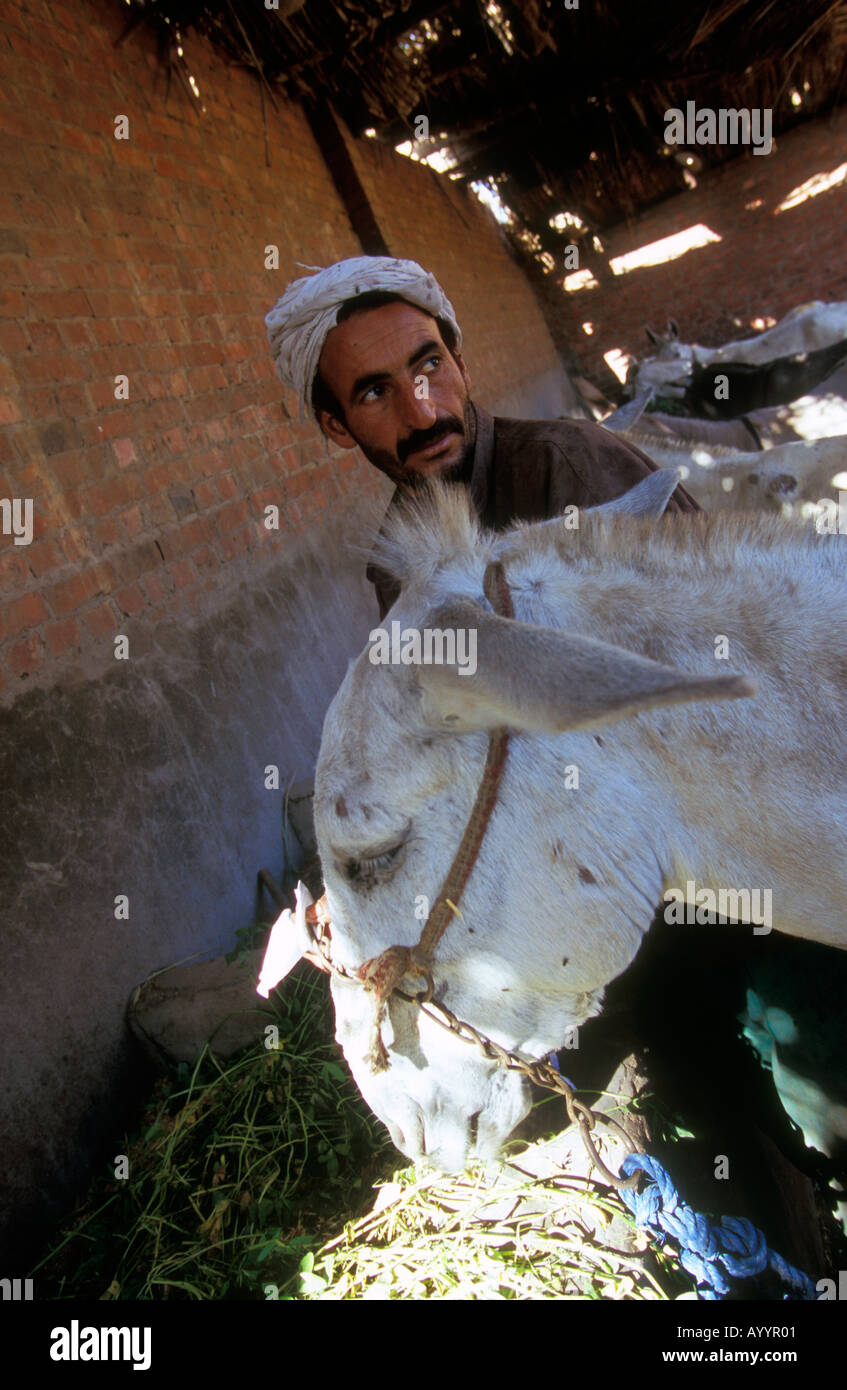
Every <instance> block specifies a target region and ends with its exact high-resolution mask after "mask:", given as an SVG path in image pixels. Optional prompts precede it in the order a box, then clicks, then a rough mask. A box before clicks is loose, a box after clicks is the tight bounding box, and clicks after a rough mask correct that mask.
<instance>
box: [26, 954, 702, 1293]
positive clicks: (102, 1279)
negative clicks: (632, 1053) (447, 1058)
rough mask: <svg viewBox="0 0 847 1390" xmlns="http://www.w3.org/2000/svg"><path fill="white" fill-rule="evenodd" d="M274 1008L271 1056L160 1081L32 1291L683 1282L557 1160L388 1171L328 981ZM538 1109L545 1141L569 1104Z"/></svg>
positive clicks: (616, 1288) (546, 1288)
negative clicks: (118, 1157) (344, 1051)
mask: <svg viewBox="0 0 847 1390" xmlns="http://www.w3.org/2000/svg"><path fill="white" fill-rule="evenodd" d="M271 1002H272V1004H273V1007H274V1011H275V1026H276V1028H277V1029H278V1036H277V1038H273V1037H271V1038H269V1039H268V1040H267V1041H269V1042H270V1043H276V1044H277V1045H276V1046H270V1047H266V1046H265V1045H264V1044H263V1043H261V1042H259V1043H257V1044H256V1045H255V1046H254V1047H251V1048H249V1049H247V1050H245V1051H244V1052H243V1053H241V1054H240V1055H238V1056H237V1057H234V1058H232V1059H231V1060H230V1061H229V1062H226V1063H224V1062H222V1061H220V1060H218V1059H216V1057H215V1056H214V1055H213V1053H211V1052H210V1051H209V1050H208V1049H206V1050H205V1051H204V1053H203V1054H202V1055H201V1057H200V1059H199V1060H198V1062H197V1064H196V1065H195V1066H194V1067H191V1068H189V1067H187V1066H185V1065H184V1064H182V1065H181V1066H180V1067H179V1068H178V1069H177V1072H176V1075H175V1076H171V1077H169V1078H163V1079H162V1080H160V1081H159V1082H157V1084H156V1087H155V1089H154V1092H153V1095H152V1096H151V1099H150V1102H149V1104H148V1107H147V1110H146V1113H145V1115H144V1118H143V1121H142V1124H141V1126H140V1128H139V1130H138V1131H137V1132H136V1133H135V1134H134V1135H132V1136H131V1137H129V1138H128V1139H127V1140H125V1141H124V1143H123V1145H122V1148H121V1151H122V1152H123V1153H125V1154H126V1157H127V1161H128V1162H127V1171H126V1175H125V1176H122V1177H121V1176H118V1177H116V1176H114V1174H113V1172H112V1171H111V1170H110V1173H109V1176H108V1177H107V1178H101V1179H98V1180H96V1181H95V1182H94V1183H93V1184H92V1186H91V1188H90V1189H89V1192H88V1194H87V1195H86V1197H85V1199H84V1200H83V1202H82V1203H81V1204H80V1206H79V1208H78V1209H77V1211H76V1212H75V1213H74V1216H73V1218H72V1219H71V1220H70V1221H69V1222H68V1223H66V1225H65V1226H64V1228H63V1229H62V1230H61V1231H60V1232H59V1234H58V1235H57V1236H56V1238H55V1240H54V1241H53V1242H52V1244H51V1248H50V1250H49V1251H48V1253H47V1254H46V1255H45V1256H44V1258H43V1259H42V1260H41V1261H40V1262H39V1264H38V1265H36V1267H35V1269H33V1270H32V1271H30V1272H31V1273H32V1274H35V1273H36V1272H37V1274H38V1282H39V1296H40V1297H46V1298H56V1299H62V1298H93V1299H196V1300H216V1299H233V1298H244V1299H276V1298H280V1299H283V1300H287V1301H289V1300H295V1301H299V1300H301V1299H303V1300H312V1299H324V1298H326V1299H338V1300H341V1299H359V1298H361V1299H380V1298H387V1299H393V1298H411V1299H427V1298H436V1299H444V1298H448V1299H468V1300H477V1299H537V1298H572V1297H576V1298H601V1299H663V1298H667V1297H673V1296H674V1295H675V1294H676V1293H679V1292H682V1291H683V1290H684V1289H690V1287H691V1283H690V1280H688V1279H687V1277H686V1276H685V1275H680V1273H679V1270H678V1266H677V1264H676V1262H675V1260H674V1259H673V1258H672V1256H669V1255H658V1254H655V1253H651V1251H650V1250H649V1249H648V1248H647V1242H646V1240H645V1239H644V1238H643V1237H641V1236H639V1235H637V1234H636V1232H635V1229H634V1226H633V1223H632V1221H631V1220H630V1218H629V1217H628V1216H627V1215H626V1213H625V1212H624V1209H623V1207H622V1205H621V1204H620V1202H619V1201H618V1199H617V1198H616V1197H615V1196H614V1195H613V1194H610V1193H609V1192H607V1191H605V1190H602V1189H600V1188H598V1187H596V1186H593V1185H592V1184H590V1183H588V1182H587V1181H586V1180H585V1179H583V1178H579V1177H577V1176H575V1175H573V1174H568V1173H567V1172H566V1171H564V1170H561V1171H559V1170H558V1169H556V1165H555V1163H554V1165H553V1169H554V1171H553V1174H552V1176H541V1177H539V1176H534V1175H533V1173H532V1171H527V1169H531V1167H532V1164H531V1163H530V1162H528V1161H527V1160H528V1159H529V1158H530V1156H531V1155H532V1154H537V1153H538V1152H539V1146H537V1145H530V1146H527V1145H526V1144H518V1143H513V1144H512V1145H511V1146H510V1150H511V1153H512V1156H511V1157H510V1158H508V1159H507V1160H506V1161H505V1162H503V1163H496V1162H492V1163H490V1164H488V1165H486V1167H485V1168H480V1167H477V1168H475V1169H473V1170H471V1171H470V1172H466V1173H463V1174H461V1175H459V1176H453V1177H445V1176H444V1175H442V1174H439V1173H433V1172H427V1173H419V1172H417V1171H416V1170H415V1168H414V1167H406V1168H404V1169H402V1170H400V1171H396V1172H392V1170H393V1169H394V1168H395V1166H396V1162H397V1157H398V1155H397V1152H396V1150H395V1149H394V1148H393V1146H392V1145H391V1144H390V1142H389V1140H388V1138H387V1135H386V1132H385V1130H384V1129H383V1127H382V1125H381V1124H380V1123H379V1122H378V1121H377V1120H376V1119H375V1118H374V1117H373V1116H372V1114H371V1112H370V1111H369V1110H368V1109H367V1107H366V1106H365V1104H364V1101H363V1100H362V1099H361V1097H360V1096H359V1094H358V1091H357V1090H356V1088H355V1086H354V1084H353V1082H352V1079H351V1078H350V1075H349V1073H348V1070H347V1067H346V1065H345V1063H344V1061H343V1058H342V1056H341V1053H340V1051H339V1048H338V1046H337V1044H336V1043H335V1041H334V1038H333V1022H332V1008H331V1002H330V997H329V991H328V987H327V982H326V979H325V977H323V976H321V975H319V974H318V973H317V972H315V971H313V970H312V969H311V968H310V967H307V966H305V965H304V966H303V967H297V969H296V970H295V972H294V973H293V974H292V976H290V977H289V979H288V980H286V981H285V982H284V984H283V985H282V986H281V987H280V989H278V990H277V991H276V992H275V993H274V994H273V995H272V1001H271ZM539 1107H546V1109H545V1111H544V1119H545V1124H546V1132H547V1133H548V1134H549V1133H550V1132H551V1130H552V1129H554V1128H558V1125H557V1118H558V1106H557V1105H555V1104H551V1100H550V1098H549V1097H545V1099H543V1100H541V1101H540V1102H539ZM554 1112H555V1113H554ZM548 1117H549V1118H548ZM562 1118H563V1117H562ZM548 1142H549V1143H554V1142H555V1140H550V1141H548ZM540 1147H541V1148H543V1147H544V1146H543V1145H542V1146H540ZM546 1172H547V1173H548V1174H549V1172H550V1166H549V1164H548V1165H547V1168H546ZM389 1178H390V1180H388V1179H389ZM380 1180H382V1185H381V1186H380V1187H379V1188H378V1195H377V1199H376V1205H375V1206H374V1198H373V1184H374V1183H375V1182H378V1181H380ZM369 1208H373V1209H372V1210H369ZM339 1232H341V1233H340V1234H339Z"/></svg>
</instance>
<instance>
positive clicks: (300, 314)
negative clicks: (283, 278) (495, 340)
mask: <svg viewBox="0 0 847 1390" xmlns="http://www.w3.org/2000/svg"><path fill="white" fill-rule="evenodd" d="M305 268H306V269H310V270H316V271H317V274H316V275H303V276H301V277H300V279H299V280H292V281H291V284H290V285H289V286H288V288H287V289H286V291H285V294H284V295H283V296H282V298H281V299H278V300H277V302H276V304H275V305H274V307H273V308H272V309H271V311H270V313H269V314H266V315H265V323H266V324H267V329H268V342H269V343H270V348H271V355H272V356H273V358H274V361H275V363H276V371H277V376H278V377H279V379H280V381H282V382H284V384H285V385H286V386H290V387H291V389H292V390H293V391H296V392H297V395H298V396H299V397H300V418H301V419H302V418H303V412H304V408H305V411H306V412H307V413H308V415H309V416H310V418H311V419H312V420H315V423H317V420H316V417H315V413H314V411H313V410H312V383H313V382H314V380H315V373H316V372H317V370H318V361H319V359H320V355H321V352H322V351H323V345H324V342H325V341H326V336H327V334H328V333H329V332H330V330H331V329H333V328H334V327H335V325H336V323H337V321H338V310H339V309H340V307H341V305H342V304H343V303H344V301H345V299H353V298H354V296H355V295H357V294H367V293H368V292H369V291H370V290H387V291H391V292H392V293H393V294H399V295H401V296H402V298H403V299H407V300H408V301H409V303H410V304H414V305H416V306H417V308H419V309H423V310H425V311H426V313H428V314H432V316H433V318H442V319H446V320H447V322H448V323H449V324H450V326H451V328H452V329H453V332H454V333H455V335H456V342H455V347H456V349H457V350H458V349H459V348H460V347H461V345H462V334H461V330H460V328H459V325H458V323H457V322H456V315H455V312H454V310H453V305H452V304H451V303H450V300H449V299H448V298H447V296H446V294H445V293H444V291H443V290H442V288H441V286H440V285H439V283H438V281H437V280H436V278H435V276H434V275H429V274H428V273H427V271H425V270H424V269H423V268H422V267H421V266H419V265H418V263H417V261H398V260H395V259H394V258H393V257H391V256H352V257H351V258H350V259H349V260H346V261H338V262H337V263H336V264H335V265H330V266H327V267H326V268H325V269H322V268H321V267H320V266H308V267H305Z"/></svg>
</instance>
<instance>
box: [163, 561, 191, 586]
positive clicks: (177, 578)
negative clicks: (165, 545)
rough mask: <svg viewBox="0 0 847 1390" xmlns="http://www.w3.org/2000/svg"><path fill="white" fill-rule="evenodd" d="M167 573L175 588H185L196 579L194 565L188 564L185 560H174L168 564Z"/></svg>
mask: <svg viewBox="0 0 847 1390" xmlns="http://www.w3.org/2000/svg"><path fill="white" fill-rule="evenodd" d="M168 574H169V575H170V576H171V579H172V580H173V582H174V588H176V589H186V588H188V586H189V585H190V584H194V583H195V582H196V580H197V575H196V574H195V572H194V566H193V565H191V564H189V563H188V561H187V560H175V561H174V562H173V564H171V565H168Z"/></svg>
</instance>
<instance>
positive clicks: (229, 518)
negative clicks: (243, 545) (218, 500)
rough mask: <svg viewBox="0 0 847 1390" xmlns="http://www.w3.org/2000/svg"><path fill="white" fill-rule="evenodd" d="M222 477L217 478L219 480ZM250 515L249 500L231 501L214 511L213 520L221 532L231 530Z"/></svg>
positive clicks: (241, 523) (240, 524)
mask: <svg viewBox="0 0 847 1390" xmlns="http://www.w3.org/2000/svg"><path fill="white" fill-rule="evenodd" d="M221 481H222V479H219V480H218V482H219V484H220V482H221ZM249 516H250V504H249V502H231V503H230V504H229V506H227V507H221V509H220V511H219V512H216V513H215V520H216V522H217V524H218V529H219V530H220V531H221V532H226V531H233V530H235V528H236V527H237V526H242V525H243V524H244V522H245V521H247V520H248V518H249Z"/></svg>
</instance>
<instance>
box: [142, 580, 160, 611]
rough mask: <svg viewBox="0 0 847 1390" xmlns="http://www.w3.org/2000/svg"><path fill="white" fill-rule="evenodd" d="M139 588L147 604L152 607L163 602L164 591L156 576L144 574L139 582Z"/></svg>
mask: <svg viewBox="0 0 847 1390" xmlns="http://www.w3.org/2000/svg"><path fill="white" fill-rule="evenodd" d="M141 587H142V589H143V590H144V592H145V594H146V595H147V599H148V602H150V603H151V604H153V605H154V606H155V605H157V604H161V603H163V602H164V599H165V590H164V588H163V586H162V581H161V579H160V578H159V576H158V575H157V574H145V576H144V578H143V579H142V581H141Z"/></svg>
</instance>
